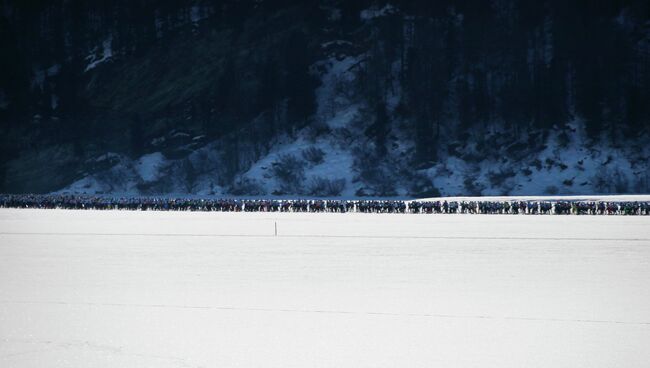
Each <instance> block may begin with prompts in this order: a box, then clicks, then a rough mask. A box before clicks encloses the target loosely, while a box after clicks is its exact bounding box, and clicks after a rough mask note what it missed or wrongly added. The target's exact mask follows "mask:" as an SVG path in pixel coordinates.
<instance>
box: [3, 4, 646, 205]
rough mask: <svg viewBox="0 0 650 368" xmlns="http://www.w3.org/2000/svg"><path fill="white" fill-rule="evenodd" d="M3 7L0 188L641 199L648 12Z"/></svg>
mask: <svg viewBox="0 0 650 368" xmlns="http://www.w3.org/2000/svg"><path fill="white" fill-rule="evenodd" d="M0 4H2V5H1V9H2V11H1V12H0V46H1V48H2V50H3V53H2V54H3V56H2V58H0V131H1V132H2V134H1V137H2V138H1V139H2V142H1V143H2V144H1V147H0V164H1V165H0V192H52V191H64V192H86V193H102V194H107V193H113V194H171V193H173V194H195V195H256V196H259V195H291V196H296V195H300V196H431V195H437V194H443V195H457V194H474V195H476V194H499V195H501V194H531V195H533V194H535V195H537V194H584V193H633V192H648V191H650V163H649V159H650V147H649V146H650V145H649V144H648V142H649V141H650V137H649V133H650V104H649V103H648V101H650V3H648V2H647V1H642V0H620V1H613V0H612V1H597V2H594V1H582V0H575V1H559V0H548V1H517V0H492V1H483V0H464V1H461V0H458V1H451V0H445V1H344V0H319V1H311V2H305V1H296V0H283V1H268V0H257V1H236V0H229V1H225V0H224V1H190V2H184V3H182V2H177V1H145V0H134V1H130V2H122V1H116V0H103V1H97V2H86V1H78V0H70V1H37V0H30V1H18V0H4V1H3V2H0Z"/></svg>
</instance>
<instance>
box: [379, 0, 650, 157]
mask: <svg viewBox="0 0 650 368" xmlns="http://www.w3.org/2000/svg"><path fill="white" fill-rule="evenodd" d="M391 3H392V4H396V6H399V8H400V11H396V12H394V13H393V15H391V16H386V17H383V18H380V19H379V20H377V21H375V22H373V23H372V24H371V25H370V26H369V27H370V28H372V31H371V33H372V34H373V35H374V38H373V45H372V46H371V47H370V52H369V59H368V63H367V71H368V74H369V75H368V80H369V81H371V82H370V83H368V85H372V84H373V83H374V84H376V83H377V80H379V82H378V83H379V84H380V85H381V88H378V89H375V90H374V91H376V92H377V93H373V94H371V96H372V98H373V99H375V100H376V101H375V102H374V104H380V105H381V104H385V98H386V93H387V91H389V90H390V88H391V84H392V83H394V81H392V80H390V79H387V78H383V79H382V76H392V74H391V68H392V66H393V65H392V64H391V63H392V62H393V61H395V60H399V61H401V71H400V74H399V79H400V82H401V86H402V87H403V96H402V97H403V99H402V102H401V104H400V106H399V107H400V109H399V110H398V112H399V113H402V114H403V115H404V116H405V117H406V118H407V119H408V120H409V121H410V122H411V123H412V127H413V129H414V132H415V137H416V143H417V151H418V152H417V154H418V158H419V159H420V160H423V161H429V160H430V161H434V160H436V152H437V151H436V147H438V146H439V145H440V144H441V143H442V142H444V140H445V139H449V138H450V137H452V138H454V139H459V138H460V139H462V137H463V136H464V135H466V134H467V133H468V132H478V133H479V134H480V132H481V131H482V128H483V127H486V126H490V125H491V124H501V126H504V127H505V128H506V129H507V130H508V131H509V132H511V133H512V134H513V136H515V137H517V136H525V135H526V134H528V133H529V132H530V131H531V129H541V130H544V129H548V128H551V127H553V126H556V127H560V128H561V127H563V125H564V124H565V123H567V122H569V121H570V120H572V119H574V118H580V119H581V120H582V121H584V122H585V125H586V129H587V133H588V134H589V135H590V137H592V138H597V137H599V136H600V135H601V134H605V135H606V136H608V137H610V138H611V139H614V140H620V141H624V140H625V139H628V138H630V137H635V136H638V135H639V134H640V133H641V132H642V131H647V129H648V128H649V127H650V105H649V104H647V103H646V101H650V23H648V21H649V19H650V3H648V2H647V1H637V0H630V1H596V2H594V1H559V0H558V1H512V0H494V1H480V0H464V1H452V0H447V1H394V2H391ZM377 40H379V41H377ZM382 114H383V107H380V108H378V109H377V121H383V120H384V119H383V118H382ZM442 137H444V138H445V139H441V138H442ZM377 140H378V142H379V144H382V140H383V136H382V135H381V134H380V135H378V137H377ZM441 141H442V142H441Z"/></svg>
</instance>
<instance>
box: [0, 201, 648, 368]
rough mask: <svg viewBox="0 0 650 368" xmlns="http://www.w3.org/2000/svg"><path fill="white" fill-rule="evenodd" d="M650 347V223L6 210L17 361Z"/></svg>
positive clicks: (588, 356)
mask: <svg viewBox="0 0 650 368" xmlns="http://www.w3.org/2000/svg"><path fill="white" fill-rule="evenodd" d="M275 223H277V227H278V236H274V235H273V234H274V231H275ZM649 347H650V217H624V216H516V215H512V216H510V215H496V216H489V215H377V214H277V213H273V214H269V213H189V212H183V213H179V212H125V211H107V212H99V211H63V210H8V209H7V210H0V367H20V368H22V367H35V368H36V367H38V368H42V367H156V368H160V367H162V368H165V367H283V368H285V367H301V368H306V367H336V368H341V367H355V368H358V367H427V368H429V367H495V368H496V367H498V368H504V367H505V368H509V367H571V368H575V367H589V368H594V367H626V368H631V367H643V368H646V367H647V366H648V362H650V349H649Z"/></svg>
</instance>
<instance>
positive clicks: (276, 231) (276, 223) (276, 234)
mask: <svg viewBox="0 0 650 368" xmlns="http://www.w3.org/2000/svg"><path fill="white" fill-rule="evenodd" d="M275 236H278V222H277V221H276V222H275Z"/></svg>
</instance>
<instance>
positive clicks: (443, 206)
mask: <svg viewBox="0 0 650 368" xmlns="http://www.w3.org/2000/svg"><path fill="white" fill-rule="evenodd" d="M0 207H3V208H41V209H79V210H83V209H94V210H132V211H222V212H338V213H343V212H361V213H423V214H515V215H516V214H526V215H537V214H544V215H551V214H553V215H645V216H647V215H650V201H646V202H644V201H619V202H614V201H612V202H605V201H578V200H576V201H568V200H557V201H554V200H542V201H540V200H527V201H522V200H512V201H493V200H484V201H481V200H477V201H453V200H449V201H447V200H436V201H426V200H425V201H419V200H418V201H402V200H304V199H298V200H278V199H233V198H216V199H206V198H170V197H105V196H89V195H57V194H40V195H34V194H20V195H0Z"/></svg>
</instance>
